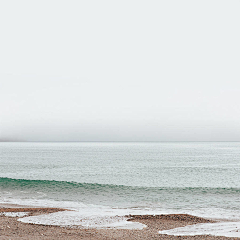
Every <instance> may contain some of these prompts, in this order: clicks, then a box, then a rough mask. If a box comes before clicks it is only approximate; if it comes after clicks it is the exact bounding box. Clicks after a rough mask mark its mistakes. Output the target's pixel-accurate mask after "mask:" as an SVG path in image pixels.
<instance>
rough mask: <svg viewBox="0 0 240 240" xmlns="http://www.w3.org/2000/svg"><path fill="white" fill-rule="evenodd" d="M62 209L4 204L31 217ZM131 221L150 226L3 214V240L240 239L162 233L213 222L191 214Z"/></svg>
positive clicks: (137, 217) (0, 222)
mask: <svg viewBox="0 0 240 240" xmlns="http://www.w3.org/2000/svg"><path fill="white" fill-rule="evenodd" d="M64 210H65V209H60V208H30V207H0V213H3V212H28V215H29V216H33V215H39V214H47V213H52V212H57V211H64ZM127 217H128V218H129V220H128V221H135V222H141V223H143V224H145V225H147V227H146V228H144V229H142V230H129V229H126V230H125V229H84V228H78V227H76V226H75V227H59V226H49V225H37V224H29V223H23V222H20V221H18V218H19V217H8V216H5V215H2V214H0V240H2V239H4V240H5V239H8V240H9V239H19V240H20V239H21V240H23V239H25V240H30V239H36V240H38V239H86V240H90V239H92V240H93V239H96V240H100V239H101V240H110V239H111V240H112V239H118V240H120V239H121V240H125V239H126V240H131V239H134V240H135V239H139V240H140V239H143V240H144V239H166V240H172V239H173V240H175V239H178V240H179V239H186V240H189V239H196V240H198V239H207V240H230V239H240V238H228V237H216V236H207V235H203V236H169V235H161V234H159V233H158V231H160V230H167V229H172V228H176V227H183V226H186V225H189V224H196V223H207V222H213V221H211V220H207V219H204V218H199V217H195V216H191V215H187V214H170V215H129V216H127Z"/></svg>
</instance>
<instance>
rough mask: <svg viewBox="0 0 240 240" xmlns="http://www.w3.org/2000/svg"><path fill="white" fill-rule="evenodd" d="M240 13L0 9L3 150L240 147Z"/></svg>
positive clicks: (8, 4)
mask: <svg viewBox="0 0 240 240" xmlns="http://www.w3.org/2000/svg"><path fill="white" fill-rule="evenodd" d="M239 12H240V1H239V0H232V1H227V0H225V1H222V0H201V1H200V0H196V1H192V0H182V1H179V0H168V1H161V0H157V1H155V0H144V1H143V0H137V1H135V0H127V1H126V0H121V1H112V0H109V1H106V0H102V1H99V0H98V1H94V0H89V1H79V0H56V1H55V0H41V1H38V0H36V1H32V0H29V1H27V0H21V1H18V0H8V1H4V0H0V140H1V141H240V68H239V66H240V44H239V43H240V31H239V29H240V14H239Z"/></svg>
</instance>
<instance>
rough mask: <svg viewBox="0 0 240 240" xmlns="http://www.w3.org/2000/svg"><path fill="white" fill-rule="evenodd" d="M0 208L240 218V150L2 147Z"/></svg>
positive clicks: (211, 145)
mask: <svg viewBox="0 0 240 240" xmlns="http://www.w3.org/2000/svg"><path fill="white" fill-rule="evenodd" d="M0 202H2V203H19V204H28V205H58V206H60V205H61V204H62V205H63V206H64V204H65V205H68V206H71V207H74V206H80V205H81V204H82V205H81V206H85V207H86V206H95V208H98V207H109V208H112V209H116V208H121V209H138V210H144V211H146V212H147V211H149V212H150V211H151V212H156V213H157V212H164V213H173V212H182V213H190V214H194V215H199V216H210V217H219V218H228V219H240V143H239V142H175V143H174V142H171V143H170V142H166V143H164V142H160V143H155V142H154V143H128V142H126V143H125V142H121V143H111V142H109V143H100V142H96V143H95V142H91V143H87V142H86V143H82V142H81V143H0Z"/></svg>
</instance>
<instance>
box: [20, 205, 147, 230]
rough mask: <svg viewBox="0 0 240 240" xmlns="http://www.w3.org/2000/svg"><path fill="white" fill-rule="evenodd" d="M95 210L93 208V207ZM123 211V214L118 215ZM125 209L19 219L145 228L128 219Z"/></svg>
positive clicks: (46, 222)
mask: <svg viewBox="0 0 240 240" xmlns="http://www.w3.org/2000/svg"><path fill="white" fill-rule="evenodd" d="M92 210H93V209H92ZM117 213H121V214H122V215H117ZM123 215H125V211H113V210H112V211H110V210H109V209H100V208H99V209H95V212H92V211H91V209H89V208H88V209H82V210H80V211H64V212H57V213H51V214H44V215H38V216H30V217H24V218H21V219H19V221H21V222H25V223H33V224H44V225H58V226H82V227H85V228H122V229H143V228H144V227H145V225H144V224H141V223H136V222H130V221H127V218H126V217H124V216H123Z"/></svg>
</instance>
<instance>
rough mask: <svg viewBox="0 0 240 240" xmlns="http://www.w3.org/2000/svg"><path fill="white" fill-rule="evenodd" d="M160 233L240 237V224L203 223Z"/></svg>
mask: <svg viewBox="0 0 240 240" xmlns="http://www.w3.org/2000/svg"><path fill="white" fill-rule="evenodd" d="M159 233H160V234H167V235H174V236H193V235H213V236H225V237H240V222H220V223H201V224H195V225H188V226H186V227H180V228H174V229H170V230H164V231H159Z"/></svg>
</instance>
